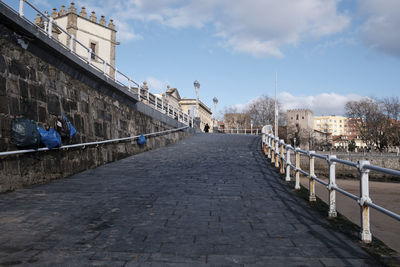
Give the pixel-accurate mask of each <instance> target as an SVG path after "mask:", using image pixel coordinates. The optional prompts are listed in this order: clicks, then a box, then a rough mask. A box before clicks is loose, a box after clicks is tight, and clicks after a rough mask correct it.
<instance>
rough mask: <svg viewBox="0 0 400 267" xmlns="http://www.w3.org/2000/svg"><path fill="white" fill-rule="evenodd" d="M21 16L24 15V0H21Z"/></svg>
mask: <svg viewBox="0 0 400 267" xmlns="http://www.w3.org/2000/svg"><path fill="white" fill-rule="evenodd" d="M18 13H19V16H20V17H23V16H24V0H19V12H18Z"/></svg>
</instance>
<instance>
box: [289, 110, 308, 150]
mask: <svg viewBox="0 0 400 267" xmlns="http://www.w3.org/2000/svg"><path fill="white" fill-rule="evenodd" d="M286 122H287V137H286V139H287V140H286V141H287V142H289V143H292V144H293V143H294V139H296V144H297V145H298V146H300V147H301V148H302V149H309V148H310V145H311V142H312V141H311V139H312V137H313V132H314V113H313V112H312V110H310V109H291V110H287V111H286Z"/></svg>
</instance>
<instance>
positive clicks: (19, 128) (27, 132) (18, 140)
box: [11, 118, 40, 148]
mask: <svg viewBox="0 0 400 267" xmlns="http://www.w3.org/2000/svg"><path fill="white" fill-rule="evenodd" d="M11 129H12V137H13V140H14V143H15V145H16V146H18V147H24V148H38V147H39V145H40V135H39V132H38V129H37V125H36V122H34V121H31V120H29V119H26V118H17V119H13V121H12V126H11Z"/></svg>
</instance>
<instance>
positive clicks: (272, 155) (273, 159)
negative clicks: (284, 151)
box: [270, 136, 275, 163]
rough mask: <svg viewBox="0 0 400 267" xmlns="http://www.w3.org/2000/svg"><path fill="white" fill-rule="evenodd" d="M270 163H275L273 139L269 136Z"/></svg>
mask: <svg viewBox="0 0 400 267" xmlns="http://www.w3.org/2000/svg"><path fill="white" fill-rule="evenodd" d="M270 149H271V163H275V137H272V136H271V148H270Z"/></svg>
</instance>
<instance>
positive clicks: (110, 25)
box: [108, 19, 115, 30]
mask: <svg viewBox="0 0 400 267" xmlns="http://www.w3.org/2000/svg"><path fill="white" fill-rule="evenodd" d="M108 28H110V29H113V30H114V29H115V25H114V23H113V20H112V19H110V23H108Z"/></svg>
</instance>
